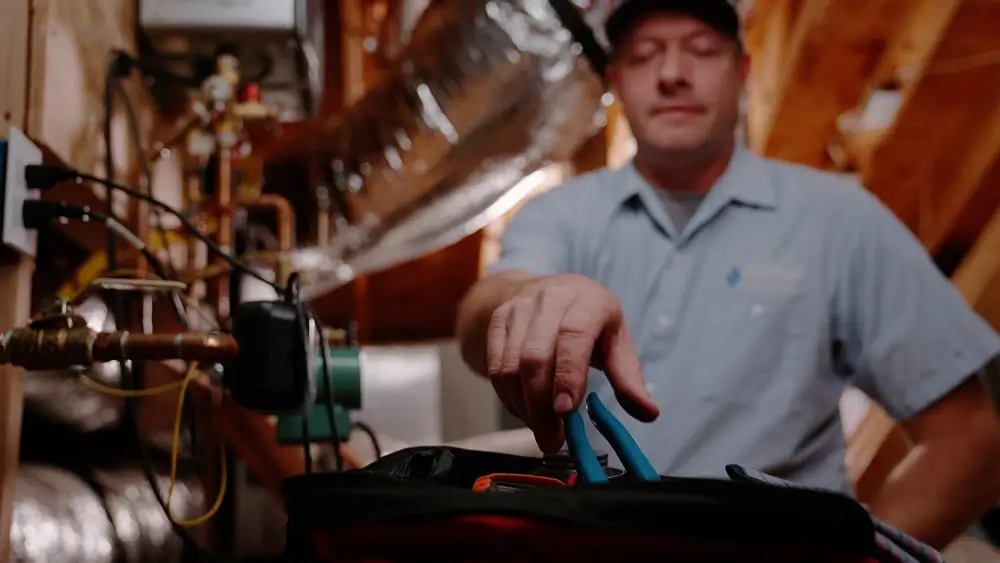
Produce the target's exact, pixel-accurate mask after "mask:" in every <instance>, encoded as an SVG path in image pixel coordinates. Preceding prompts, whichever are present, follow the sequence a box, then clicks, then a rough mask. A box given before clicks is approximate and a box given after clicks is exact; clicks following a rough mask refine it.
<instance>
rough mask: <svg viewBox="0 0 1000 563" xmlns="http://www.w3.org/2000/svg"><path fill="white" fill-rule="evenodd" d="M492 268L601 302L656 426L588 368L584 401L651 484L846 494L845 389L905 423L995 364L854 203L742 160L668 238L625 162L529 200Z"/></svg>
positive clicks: (988, 349)
mask: <svg viewBox="0 0 1000 563" xmlns="http://www.w3.org/2000/svg"><path fill="white" fill-rule="evenodd" d="M502 270H523V271H528V272H531V273H534V274H538V275H551V274H560V273H575V274H582V275H585V276H588V277H590V278H592V279H594V280H596V281H598V282H600V283H601V284H603V285H604V286H605V287H607V288H608V289H609V290H610V291H611V292H612V293H613V294H614V295H615V296H616V297H617V298H618V300H619V301H620V302H621V305H622V310H623V311H624V315H625V320H626V322H627V323H628V327H629V329H630V331H631V333H632V336H633V338H634V339H635V341H636V342H635V343H636V348H637V351H638V354H639V358H640V360H641V362H642V368H643V374H644V376H645V378H646V381H647V382H648V389H649V390H650V392H651V394H652V396H653V398H654V400H655V401H656V403H657V405H659V407H660V417H659V419H658V420H656V421H655V422H653V423H651V424H643V423H640V422H638V421H636V420H634V419H632V418H630V417H628V416H627V415H626V414H625V413H624V411H623V410H622V409H621V408H620V407H619V406H618V404H617V402H616V401H615V399H614V395H613V393H612V392H611V389H610V386H609V384H608V382H607V379H606V378H605V376H604V375H603V374H601V373H600V372H596V371H595V370H592V372H591V374H590V377H589V388H590V390H591V391H597V392H598V393H599V394H600V396H601V398H602V399H603V400H604V402H605V404H607V405H609V406H612V405H614V407H613V408H612V410H613V412H614V413H615V414H616V415H617V416H619V417H620V418H621V419H622V422H623V423H625V425H626V426H627V427H628V428H629V430H630V431H631V432H632V434H633V436H634V437H635V439H636V441H637V442H638V443H639V445H640V446H641V447H642V449H643V450H644V451H645V452H646V454H647V455H648V456H649V458H650V460H651V461H652V462H653V464H654V465H655V466H656V469H657V470H658V471H660V472H661V474H664V475H674V476H698V477H723V476H725V466H726V465H727V464H730V463H738V464H742V465H745V466H748V467H753V468H756V469H758V470H761V471H764V472H767V473H770V474H772V475H775V476H778V477H782V478H785V479H789V480H793V481H797V482H799V483H802V484H805V485H810V486H815V487H822V488H827V489H832V490H838V491H843V492H851V490H852V487H851V483H850V480H849V478H848V476H847V473H846V470H845V467H844V454H845V439H844V435H843V429H842V427H841V419H840V415H839V408H838V406H839V400H840V397H841V394H842V393H843V391H844V390H845V388H846V387H848V386H849V385H853V386H855V387H857V388H859V389H861V390H862V391H864V392H865V393H866V394H867V395H869V396H870V397H871V398H872V399H874V400H875V401H876V402H878V403H879V404H880V405H882V406H883V407H884V408H885V409H886V411H887V412H888V413H889V414H891V415H892V416H893V417H894V418H895V419H896V420H899V421H905V420H907V419H909V418H911V417H913V416H914V415H916V414H918V413H920V412H921V411H922V410H923V409H925V408H927V407H928V406H930V405H931V404H932V403H934V402H935V401H937V400H938V399H940V398H941V397H943V396H944V395H945V394H947V393H948V392H949V391H951V390H952V389H954V388H955V387H957V386H958V385H960V384H961V383H963V382H964V381H966V380H967V378H968V377H969V376H970V375H972V374H974V373H976V372H977V371H978V370H979V369H980V368H981V367H982V366H983V365H984V364H985V363H986V362H987V361H988V360H990V359H991V358H992V357H993V356H995V355H996V354H998V352H1000V338H998V336H997V335H996V333H995V332H994V331H993V330H992V329H991V328H990V327H989V325H987V324H986V323H985V322H984V321H983V320H982V319H981V318H980V317H979V316H978V315H976V314H975V313H974V312H973V311H972V310H971V309H970V308H969V306H968V305H967V304H966V302H965V301H964V300H963V298H962V297H961V295H959V293H958V292H957V291H956V290H955V288H954V287H953V286H952V285H951V283H949V281H948V280H947V279H946V278H945V277H944V276H943V275H942V274H941V272H940V271H939V270H938V269H937V267H936V266H935V265H934V263H933V262H932V261H931V260H930V258H929V257H928V255H927V254H926V252H925V251H924V248H923V247H922V245H921V244H920V242H919V241H918V240H917V239H916V238H915V237H914V236H913V235H912V234H911V233H910V231H909V230H908V229H907V228H906V227H905V226H904V225H903V224H902V223H900V222H899V221H898V220H897V219H896V218H895V216H894V215H893V214H892V213H891V212H890V211H889V210H888V209H886V208H885V207H884V206H883V205H882V204H881V203H880V202H879V201H878V200H877V199H876V198H875V197H873V196H872V195H871V194H870V193H869V192H867V191H866V190H864V189H863V188H861V187H859V186H858V185H857V184H855V183H853V182H851V181H849V180H846V179H843V178H840V177H837V176H834V175H831V174H826V173H823V172H819V171H817V170H814V169H810V168H806V167H801V166H796V165H791V164H785V163H780V162H777V161H771V160H767V159H764V158H761V157H759V156H757V155H755V154H753V153H751V152H750V151H748V150H747V149H745V148H739V149H737V151H736V153H735V154H734V156H733V159H732V160H731V162H730V164H729V167H728V169H727V171H726V172H725V173H724V174H723V176H722V177H721V178H720V179H719V181H718V182H717V184H716V185H715V186H714V187H713V189H712V190H711V191H710V192H709V194H708V195H707V197H706V198H705V200H704V201H703V202H702V204H701V205H700V206H699V208H698V210H697V212H696V213H695V214H694V216H693V217H692V218H691V220H690V221H689V222H688V223H687V225H686V226H685V227H684V228H683V230H681V231H680V232H677V231H676V230H675V229H674V227H673V225H672V224H671V222H670V219H669V217H668V216H667V214H666V213H665V211H664V209H663V207H662V205H661V204H660V202H659V201H658V199H657V196H656V192H655V188H653V187H652V186H650V185H649V184H648V183H647V182H646V181H645V180H644V179H643V178H642V177H641V176H640V175H639V174H638V173H637V172H636V170H635V168H634V167H633V166H631V165H628V166H626V167H624V168H623V169H621V170H607V169H605V170H601V171H597V172H594V173H591V174H587V175H583V176H579V177H576V178H574V179H572V180H570V181H569V182H566V183H565V184H563V185H561V186H559V187H556V188H553V189H552V190H550V191H548V192H546V193H543V194H541V195H538V196H536V197H534V198H533V199H531V200H530V201H528V202H527V203H525V204H524V206H523V207H522V208H521V209H520V210H519V211H518V212H517V213H516V214H515V216H514V217H513V219H512V220H511V222H510V224H509V225H508V227H507V228H506V230H505V232H504V235H503V239H502V251H501V255H500V259H499V261H498V262H497V263H496V264H494V265H493V266H492V268H491V271H493V272H496V271H502ZM590 440H591V443H592V444H593V445H594V447H595V448H597V449H603V450H608V447H607V443H606V442H604V441H603V438H601V437H600V435H599V434H597V433H596V432H592V433H591V436H590Z"/></svg>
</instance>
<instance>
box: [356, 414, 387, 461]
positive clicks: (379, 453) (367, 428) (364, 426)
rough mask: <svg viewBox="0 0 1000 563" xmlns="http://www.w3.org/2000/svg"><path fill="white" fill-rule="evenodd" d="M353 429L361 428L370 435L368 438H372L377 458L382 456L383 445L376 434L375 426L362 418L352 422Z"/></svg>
mask: <svg viewBox="0 0 1000 563" xmlns="http://www.w3.org/2000/svg"><path fill="white" fill-rule="evenodd" d="M351 429H352V430H354V429H357V430H360V431H361V432H363V433H364V434H365V435H366V436H368V439H369V440H371V443H372V448H374V449H375V459H378V458H380V457H382V445H381V444H380V443H379V441H378V436H377V435H375V429H374V428H372V427H371V426H368V425H367V424H366V423H364V422H361V421H360V420H355V421H354V422H352V423H351Z"/></svg>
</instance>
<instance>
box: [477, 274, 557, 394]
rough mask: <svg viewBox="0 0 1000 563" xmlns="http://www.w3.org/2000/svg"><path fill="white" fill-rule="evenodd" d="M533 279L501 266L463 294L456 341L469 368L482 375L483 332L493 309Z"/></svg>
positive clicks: (487, 325) (483, 373)
mask: <svg viewBox="0 0 1000 563" xmlns="http://www.w3.org/2000/svg"><path fill="white" fill-rule="evenodd" d="M537 279H538V276H537V275H535V274H532V273H530V272H525V271H523V270H505V271H501V272H498V273H496V274H493V275H490V276H487V277H485V278H483V279H482V280H480V281H479V282H478V283H476V285H474V286H473V287H472V289H471V290H469V293H468V294H466V296H465V299H463V300H462V304H461V305H460V306H459V309H458V342H459V346H460V347H461V350H462V359H463V360H465V363H467V364H469V367H470V368H472V371H474V372H476V373H478V374H479V375H482V376H485V375H486V337H487V334H486V333H487V330H489V324H490V317H492V316H493V311H495V310H496V309H497V307H499V306H500V305H502V304H503V303H505V302H506V301H507V300H509V299H510V298H512V297H513V296H514V295H517V293H518V292H519V291H520V290H521V288H523V287H524V286H525V285H526V284H528V283H531V282H532V281H535V280H537Z"/></svg>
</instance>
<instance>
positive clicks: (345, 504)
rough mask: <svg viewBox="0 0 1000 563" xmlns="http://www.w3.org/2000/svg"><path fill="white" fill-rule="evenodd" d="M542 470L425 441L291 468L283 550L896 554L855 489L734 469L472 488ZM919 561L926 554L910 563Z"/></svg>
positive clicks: (364, 559)
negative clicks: (309, 469) (336, 465)
mask: <svg viewBox="0 0 1000 563" xmlns="http://www.w3.org/2000/svg"><path fill="white" fill-rule="evenodd" d="M540 470H541V460H539V459H536V458H527V457H519V456H512V455H505V454H497V453H487V452H476V451H469V450H463V449H457V448H448V447H423V448H410V449H406V450H401V451H398V452H396V453H393V454H391V455H388V456H386V457H383V458H382V459H380V460H378V461H376V462H375V463H373V464H371V465H369V466H368V467H367V468H365V469H363V470H356V471H348V472H345V473H335V474H312V475H302V476H297V477H294V478H292V479H289V480H288V481H287V482H286V483H285V485H284V494H285V497H286V507H287V512H288V536H287V545H286V556H287V560H288V561H295V562H337V563H374V562H380V563H382V562H392V563H396V562H409V561H413V562H417V561H420V562H426V561H435V562H442V561H455V562H467V561H468V562H506V561H511V562H513V561H517V562H533V561H539V562H546V563H548V562H551V561H635V560H647V559H648V560H651V561H652V560H661V561H668V560H669V561H671V562H701V561H706V562H707V561H712V562H724V561H741V562H743V561H760V562H810V563H822V562H831V563H832V562H838V563H853V562H859V563H860V562H866V563H867V562H877V561H898V559H894V558H892V557H888V556H886V548H885V545H882V547H879V544H880V543H881V544H884V543H885V542H877V541H876V537H877V536H878V530H877V529H876V524H875V523H874V522H873V520H872V518H871V517H870V516H869V514H868V512H867V511H866V510H865V509H864V508H863V507H862V506H861V505H860V504H858V503H857V502H856V501H855V500H853V499H851V498H849V497H847V496H844V495H840V494H836V493H831V492H824V491H816V490H809V489H799V488H792V487H787V486H781V485H783V483H778V482H775V483H771V484H767V483H761V482H758V479H756V478H755V476H754V475H752V474H749V473H747V472H744V471H743V470H742V469H741V468H738V467H736V466H732V467H731V468H729V472H730V476H731V477H732V478H733V480H729V481H726V480H713V479H680V478H663V480H661V481H656V482H642V481H635V480H631V479H629V478H628V476H627V475H625V476H622V477H621V478H617V479H611V480H610V482H609V483H607V484H602V485H575V486H564V487H538V488H528V489H523V490H517V491H515V492H478V491H474V490H473V488H474V485H476V483H477V480H480V478H482V477H483V476H484V475H489V474H515V475H539V474H540ZM765 477H766V476H765ZM882 539H884V537H883V538H882ZM889 543H890V544H891V543H892V542H889ZM903 560H904V561H908V560H907V559H903ZM923 560H929V561H931V560H934V559H923V558H913V559H911V560H910V561H923Z"/></svg>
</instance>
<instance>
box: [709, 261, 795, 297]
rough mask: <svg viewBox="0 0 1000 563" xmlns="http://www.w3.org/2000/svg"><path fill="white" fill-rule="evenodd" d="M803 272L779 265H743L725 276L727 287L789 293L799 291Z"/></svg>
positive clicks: (735, 267)
mask: <svg viewBox="0 0 1000 563" xmlns="http://www.w3.org/2000/svg"><path fill="white" fill-rule="evenodd" d="M804 278H805V272H804V271H803V270H802V269H800V268H795V267H790V266H783V265H780V264H766V263H758V264H744V265H742V266H738V267H737V266H734V267H733V269H731V270H730V271H729V273H728V274H726V284H727V285H728V286H729V287H732V288H737V287H739V288H740V289H745V290H749V291H770V292H782V293H791V292H794V291H796V290H798V289H799V287H800V286H801V285H802V280H803V279H804Z"/></svg>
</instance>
